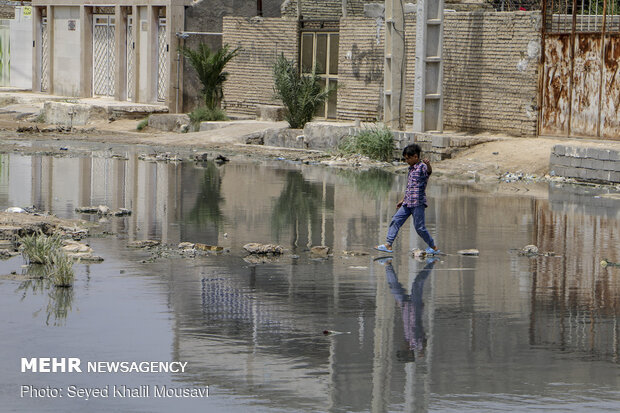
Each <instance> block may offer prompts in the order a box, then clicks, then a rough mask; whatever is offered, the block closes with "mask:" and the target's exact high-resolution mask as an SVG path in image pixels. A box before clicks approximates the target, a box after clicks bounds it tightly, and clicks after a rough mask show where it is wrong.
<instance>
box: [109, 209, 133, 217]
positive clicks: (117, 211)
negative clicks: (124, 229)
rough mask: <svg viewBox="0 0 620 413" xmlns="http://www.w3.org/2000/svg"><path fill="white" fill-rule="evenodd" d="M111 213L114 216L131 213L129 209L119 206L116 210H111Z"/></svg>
mask: <svg viewBox="0 0 620 413" xmlns="http://www.w3.org/2000/svg"><path fill="white" fill-rule="evenodd" d="M112 215H114V216H115V217H122V216H125V215H131V209H127V208H119V209H117V210H116V211H114V212H112Z"/></svg>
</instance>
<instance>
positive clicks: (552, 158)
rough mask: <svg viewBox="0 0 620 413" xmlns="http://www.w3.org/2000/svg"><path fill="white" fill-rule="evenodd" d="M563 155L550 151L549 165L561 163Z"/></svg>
mask: <svg viewBox="0 0 620 413" xmlns="http://www.w3.org/2000/svg"><path fill="white" fill-rule="evenodd" d="M564 158H565V157H564V156H560V155H557V154H555V153H554V152H551V155H550V156H549V165H550V166H551V167H554V166H555V165H562V161H563V160H564Z"/></svg>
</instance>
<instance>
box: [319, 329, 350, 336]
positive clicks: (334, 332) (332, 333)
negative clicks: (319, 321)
mask: <svg viewBox="0 0 620 413" xmlns="http://www.w3.org/2000/svg"><path fill="white" fill-rule="evenodd" d="M323 334H324V335H326V336H331V335H335V334H351V332H350V331H334V330H323Z"/></svg>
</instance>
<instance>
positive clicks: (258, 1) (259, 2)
mask: <svg viewBox="0 0 620 413" xmlns="http://www.w3.org/2000/svg"><path fill="white" fill-rule="evenodd" d="M256 15H257V16H261V17H262V16H263V0H256Z"/></svg>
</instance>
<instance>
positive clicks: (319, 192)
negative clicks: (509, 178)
mask: <svg viewBox="0 0 620 413" xmlns="http://www.w3.org/2000/svg"><path fill="white" fill-rule="evenodd" d="M116 151H120V152H123V151H125V152H123V155H125V156H126V157H127V158H128V159H114V158H110V151H108V150H107V149H106V150H103V149H102V150H95V151H93V152H92V153H91V154H89V155H88V156H81V157H72V158H62V157H50V156H23V155H20V154H15V153H14V154H4V155H0V162H1V163H0V207H1V208H2V209H4V208H6V207H9V206H26V205H33V204H34V205H35V206H37V207H39V208H40V209H43V210H48V211H51V212H52V213H54V214H56V215H58V216H61V217H70V218H84V219H90V220H94V219H96V218H94V217H92V216H87V215H79V214H76V213H75V212H74V209H75V208H76V207H78V206H86V205H99V204H105V205H108V206H110V207H111V208H119V207H126V208H130V209H131V210H132V211H133V214H132V215H131V216H129V217H122V218H109V219H108V222H107V223H105V224H104V225H105V228H107V229H108V230H109V231H110V232H112V233H113V234H114V235H109V236H105V237H97V238H91V239H88V240H87V241H88V242H89V243H90V245H91V246H92V247H93V249H94V250H95V253H96V254H98V255H101V256H103V257H104V258H105V261H104V262H103V263H101V264H84V263H81V264H78V265H76V267H75V270H76V281H75V285H74V287H73V288H72V289H55V288H53V287H52V288H48V287H45V286H41V285H38V284H37V283H36V282H23V281H16V280H9V279H6V278H5V279H0V313H2V314H3V317H2V321H1V322H0V337H1V340H0V344H1V346H2V351H1V352H0V368H1V369H2V374H0V406H1V407H0V410H1V411H20V412H21V411H24V412H26V411H27V412H34V411H41V412H49V411H54V412H65V411H89V412H98V411H102V412H103V411H126V412H167V411H172V410H173V409H174V410H177V411H181V410H183V411H207V412H222V411H230V412H246V411H257V412H281V411H287V412H298V411H312V412H316V411H329V412H345V411H346V412H364V411H371V412H388V411H390V412H393V411H404V412H411V411H441V412H445V411H454V412H462V411H472V412H483V411H489V412H491V411H493V412H496V411H536V410H545V411H558V412H566V411H578V412H582V411H618V410H620V321H619V317H620V268H618V267H613V266H608V267H606V268H604V267H602V266H601V265H600V262H601V260H603V259H607V260H608V261H610V262H620V247H619V246H620V201H619V200H618V199H617V198H616V199H614V198H613V197H607V196H606V192H608V190H605V189H601V188H598V189H597V188H591V187H571V186H564V187H558V186H557V185H556V186H553V185H552V186H549V187H543V190H542V191H541V193H542V194H543V196H536V197H531V196H525V195H524V193H523V191H515V192H514V194H505V193H503V194H502V193H499V192H496V191H495V190H494V189H493V188H489V190H488V191H482V190H480V189H476V188H475V187H469V186H465V185H454V184H452V185H448V184H441V183H439V182H437V181H434V180H433V179H432V178H431V181H430V183H429V187H428V198H429V207H428V209H427V226H428V228H429V230H430V232H431V234H432V235H433V236H434V237H435V239H436V241H437V243H438V245H439V247H440V248H441V249H442V250H443V251H445V252H447V253H448V255H447V256H444V257H442V258H441V260H439V261H437V262H427V261H417V260H415V259H414V258H413V257H412V256H411V254H410V253H409V251H410V250H411V249H413V248H416V247H417V248H423V247H424V246H423V245H422V241H421V240H420V239H419V237H418V236H417V235H416V234H415V231H414V230H413V229H412V227H411V224H410V223H407V224H406V225H405V227H403V230H402V231H401V234H400V235H399V237H398V239H397V242H396V244H395V254H394V260H393V263H392V264H391V265H382V264H381V263H378V262H374V261H373V260H372V259H373V257H376V255H375V254H374V253H373V252H372V250H371V247H372V246H373V245H376V244H378V243H382V242H383V241H384V237H385V234H386V231H387V227H388V225H389V221H390V218H391V215H392V213H393V212H394V207H393V206H394V204H395V203H396V201H397V198H398V197H399V196H401V194H402V190H403V189H404V185H405V177H404V176H393V175H388V174H384V173H382V172H381V171H367V172H361V173H356V172H351V171H336V170H330V169H327V168H324V167H319V166H311V165H301V164H296V163H293V162H284V161H252V160H237V159H234V160H233V161H232V162H230V163H226V164H224V165H217V164H216V163H213V162H211V161H209V162H207V163H204V164H193V163H179V164H165V163H149V162H144V161H140V160H138V154H139V152H140V151H139V150H137V149H127V150H125V149H118V148H117V149H116ZM143 239H157V240H161V241H162V242H163V243H165V244H169V245H171V246H176V245H177V244H178V243H179V242H183V241H190V242H201V243H205V244H208V245H220V246H223V247H226V248H230V252H228V253H224V254H219V255H209V256H199V257H196V258H193V259H192V258H182V257H178V256H173V257H170V258H166V257H163V258H157V259H154V260H152V259H149V258H150V257H151V253H150V252H149V251H148V250H136V249H130V248H127V243H128V242H129V241H133V240H143ZM248 242H261V243H268V242H273V243H278V244H280V245H283V246H284V247H286V248H288V249H290V251H289V252H287V254H285V255H284V256H283V257H282V258H280V259H279V260H277V261H275V262H270V263H264V264H258V265H254V264H251V263H248V262H246V261H245V260H244V257H245V256H246V254H245V253H244V251H243V249H242V246H243V245H244V244H246V243H248ZM527 244H535V245H537V246H538V247H539V248H540V250H541V251H553V252H555V254H556V256H553V257H535V258H529V257H524V256H519V255H518V254H517V253H515V251H514V249H518V248H521V247H523V246H525V245H527ZM313 245H327V246H330V247H331V248H332V249H333V251H334V255H333V256H331V257H329V258H328V259H320V258H316V257H313V256H312V255H311V254H310V252H309V247H310V246H313ZM466 248H477V249H479V250H480V256H479V257H464V256H459V255H457V254H456V252H457V251H458V250H460V249H466ZM345 250H346V251H352V250H353V251H366V252H370V253H371V255H369V256H350V255H345V254H343V253H342V251H345ZM143 261H146V262H143ZM23 264H24V262H23V259H22V258H21V257H15V258H12V259H10V260H5V261H0V274H9V273H10V272H11V271H17V272H18V273H21V272H23V271H24V269H23V268H22V265H23ZM324 330H329V331H335V332H339V333H341V334H328V335H325V334H323V331H324ZM22 357H27V358H32V357H74V358H79V359H80V360H81V362H82V366H83V367H84V366H85V364H86V363H87V362H89V361H105V362H111V361H128V362H134V361H135V362H142V361H158V362H159V361H162V362H173V361H174V362H183V363H185V362H187V367H186V369H185V371H184V372H182V373H181V372H179V373H170V372H169V373H159V372H147V373H103V372H99V373H95V372H86V371H83V372H82V373H77V372H74V373H33V372H25V373H22V372H21V366H20V362H21V358H22ZM122 385H126V386H128V387H131V388H139V386H147V387H148V388H150V389H152V388H153V387H154V386H167V387H168V388H204V387H205V386H208V389H209V393H208V395H209V397H196V398H189V397H170V398H166V397H154V396H153V395H152V391H151V394H150V395H149V396H148V397H120V396H118V395H116V396H115V397H113V396H114V395H113V394H110V395H109V397H98V398H91V399H90V400H85V398H84V397H69V395H68V394H67V388H68V387H69V386H77V387H81V388H86V389H93V388H105V387H106V386H107V387H110V388H111V387H112V386H117V387H118V386H122ZM22 386H33V388H39V389H42V388H43V389H45V388H58V389H60V392H61V393H62V394H63V397H33V396H32V395H30V394H28V393H26V394H23V393H24V392H23V390H22Z"/></svg>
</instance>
